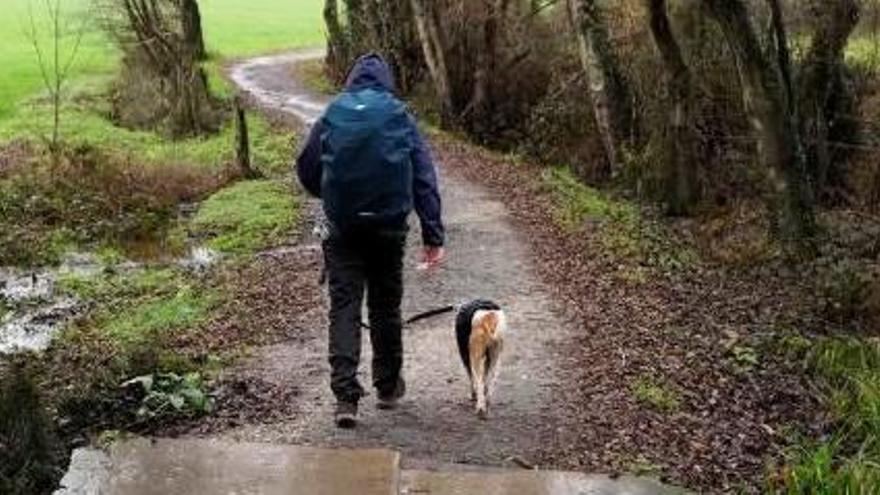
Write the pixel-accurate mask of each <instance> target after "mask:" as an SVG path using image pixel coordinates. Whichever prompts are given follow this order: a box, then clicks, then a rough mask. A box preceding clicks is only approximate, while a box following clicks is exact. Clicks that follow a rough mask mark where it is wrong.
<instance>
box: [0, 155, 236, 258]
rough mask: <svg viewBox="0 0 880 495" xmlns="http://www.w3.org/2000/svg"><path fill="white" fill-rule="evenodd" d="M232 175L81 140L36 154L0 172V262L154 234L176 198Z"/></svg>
mask: <svg viewBox="0 0 880 495" xmlns="http://www.w3.org/2000/svg"><path fill="white" fill-rule="evenodd" d="M46 158H47V157H46ZM232 176H233V172H231V171H224V172H220V173H216V172H213V171H211V170H210V169H207V168H204V167H193V166H183V165H165V166H159V165H155V166H152V165H142V164H138V163H132V162H131V161H130V160H127V159H123V158H121V157H119V156H115V155H111V154H106V153H103V152H100V151H98V150H96V149H94V148H90V147H87V146H82V147H78V148H73V149H66V150H65V152H64V155H63V157H62V160H61V162H60V163H59V164H58V165H57V166H54V165H52V164H51V163H49V160H48V159H44V157H38V158H37V160H36V161H35V162H34V163H33V165H32V166H31V167H29V168H26V169H19V170H17V171H16V172H15V173H12V174H10V175H9V176H8V177H6V178H3V179H0V265H11V264H24V265H37V264H47V263H49V264H50V263H54V262H57V261H58V259H59V257H60V255H61V254H63V252H64V251H65V250H66V249H68V248H69V247H71V246H72V245H90V244H105V243H111V244H112V243H117V242H120V241H122V240H132V239H143V238H153V237H155V236H161V235H162V233H163V231H164V230H165V229H167V227H168V226H169V224H170V222H171V220H173V219H174V218H175V213H176V207H177V205H178V204H179V203H181V202H187V201H194V200H197V199H199V198H201V197H203V196H205V195H206V194H207V193H210V192H212V191H214V190H216V189H217V188H219V187H220V186H221V185H223V184H225V183H226V182H227V181H229V180H230V179H231V178H232Z"/></svg>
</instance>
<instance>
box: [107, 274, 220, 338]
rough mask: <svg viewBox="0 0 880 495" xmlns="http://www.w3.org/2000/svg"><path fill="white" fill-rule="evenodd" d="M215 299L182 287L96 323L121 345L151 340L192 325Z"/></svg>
mask: <svg viewBox="0 0 880 495" xmlns="http://www.w3.org/2000/svg"><path fill="white" fill-rule="evenodd" d="M215 304H216V298H215V297H213V296H212V295H210V294H207V293H206V292H204V291H201V290H194V289H193V288H190V287H184V288H182V289H181V290H180V291H178V292H177V293H175V294H170V295H166V296H162V297H159V298H156V299H152V300H149V301H146V302H144V303H141V304H138V305H136V306H134V307H133V308H130V309H129V310H127V311H124V312H120V313H119V314H116V315H114V316H112V317H110V318H108V319H107V320H105V321H103V322H102V323H101V325H100V327H101V329H102V331H103V332H104V333H105V334H106V335H108V336H109V337H110V338H111V339H113V340H114V341H116V342H120V343H122V344H124V345H127V344H133V343H139V342H143V341H152V340H154V339H156V338H161V336H162V334H163V333H165V332H169V331H172V330H180V329H185V328H188V327H192V326H193V325H196V324H198V323H201V322H203V321H205V320H206V319H207V318H208V316H210V312H211V309H212V308H213V307H214V306H215Z"/></svg>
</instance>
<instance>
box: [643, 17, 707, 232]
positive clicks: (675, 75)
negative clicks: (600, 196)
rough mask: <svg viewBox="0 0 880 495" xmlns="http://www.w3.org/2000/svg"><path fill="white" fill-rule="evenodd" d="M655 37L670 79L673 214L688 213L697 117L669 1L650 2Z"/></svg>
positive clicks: (669, 188)
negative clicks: (694, 125) (694, 116)
mask: <svg viewBox="0 0 880 495" xmlns="http://www.w3.org/2000/svg"><path fill="white" fill-rule="evenodd" d="M645 3H646V4H647V7H648V15H649V21H650V26H651V33H652V35H653V37H654V42H655V44H656V45H657V49H658V50H659V51H660V56H661V58H662V59H663V65H664V67H665V68H666V72H667V77H668V79H669V92H670V95H671V97H672V108H671V110H670V115H669V123H670V134H671V136H670V138H669V144H668V148H669V154H670V156H669V160H668V164H667V171H666V175H667V176H668V178H669V180H668V185H667V187H666V193H667V203H668V205H669V210H670V213H672V214H675V215H680V214H684V213H687V212H688V211H689V210H690V209H691V208H692V207H693V205H694V203H695V202H696V200H697V196H698V190H697V173H696V172H697V170H696V167H697V163H696V153H695V143H694V136H693V134H692V132H691V130H690V128H689V125H690V122H691V121H692V117H693V109H692V106H693V102H692V95H691V92H692V82H691V80H692V76H691V71H690V69H689V68H688V66H687V63H686V62H685V59H684V56H683V55H682V51H681V47H680V46H679V44H678V40H677V39H676V37H675V33H673V31H672V25H671V24H670V22H669V16H668V14H667V7H668V5H667V2H666V0H646V1H645Z"/></svg>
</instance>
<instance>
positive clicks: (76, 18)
mask: <svg viewBox="0 0 880 495" xmlns="http://www.w3.org/2000/svg"><path fill="white" fill-rule="evenodd" d="M89 1H90V0H64V1H62V2H61V4H62V15H63V16H64V17H65V18H67V19H68V26H69V29H72V30H76V29H78V26H81V25H82V23H83V22H86V23H88V22H91V21H89V15H88V11H87V10H88V9H87V7H88V5H89ZM31 4H33V12H34V18H35V19H37V20H38V21H41V22H39V23H38V24H40V25H41V26H40V29H39V30H38V41H39V43H40V45H41V46H42V47H43V49H44V50H47V49H48V48H49V42H50V40H51V36H50V32H49V31H48V30H47V29H46V28H45V26H43V25H42V24H44V22H45V16H44V15H43V13H44V12H45V10H44V9H41V8H40V7H41V6H42V5H43V2H42V1H41V0H4V2H3V15H0V67H3V70H2V71H0V121H2V120H5V119H7V118H9V117H11V116H12V115H13V114H14V113H15V110H16V107H17V105H18V104H19V103H20V102H22V101H23V100H25V99H27V98H28V97H31V96H33V95H35V94H36V93H38V92H41V91H42V90H43V87H44V86H43V82H42V78H41V75H40V68H39V65H38V64H37V58H36V55H35V51H34V48H33V45H32V44H31V41H30V39H29V35H28V34H26V33H27V32H28V31H29V26H30V21H29V19H30V16H29V14H28V11H29V8H28V6H29V5H31ZM87 33H88V34H87V35H86V36H85V37H84V38H83V42H82V44H81V46H80V50H79V52H78V56H77V58H76V60H75V63H74V65H73V66H72V67H71V77H72V78H79V77H82V76H84V75H102V74H104V75H106V74H109V73H110V72H111V71H112V70H113V68H114V67H115V65H116V55H115V50H114V49H113V48H112V47H111V46H110V45H109V43H107V41H106V38H105V37H104V36H103V34H101V33H100V32H99V30H97V29H95V28H94V27H91V26H89V28H88V29H87ZM72 43H73V38H72V37H68V38H67V39H66V42H65V43H64V44H63V45H62V53H66V52H69V50H70V49H71V48H72Z"/></svg>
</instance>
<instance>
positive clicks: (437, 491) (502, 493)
mask: <svg viewBox="0 0 880 495" xmlns="http://www.w3.org/2000/svg"><path fill="white" fill-rule="evenodd" d="M400 493H401V495H477V494H479V495H674V494H682V493H685V492H684V491H682V490H677V489H675V488H670V487H667V486H664V485H661V484H660V483H658V482H655V481H653V480H649V479H644V478H632V477H627V476H624V477H620V478H615V479H611V478H609V477H607V476H600V475H587V474H582V473H564V472H551V471H509V472H497V471H487V472H474V471H451V472H448V471H443V472H436V471H404V472H403V475H402V477H401V483H400Z"/></svg>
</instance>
